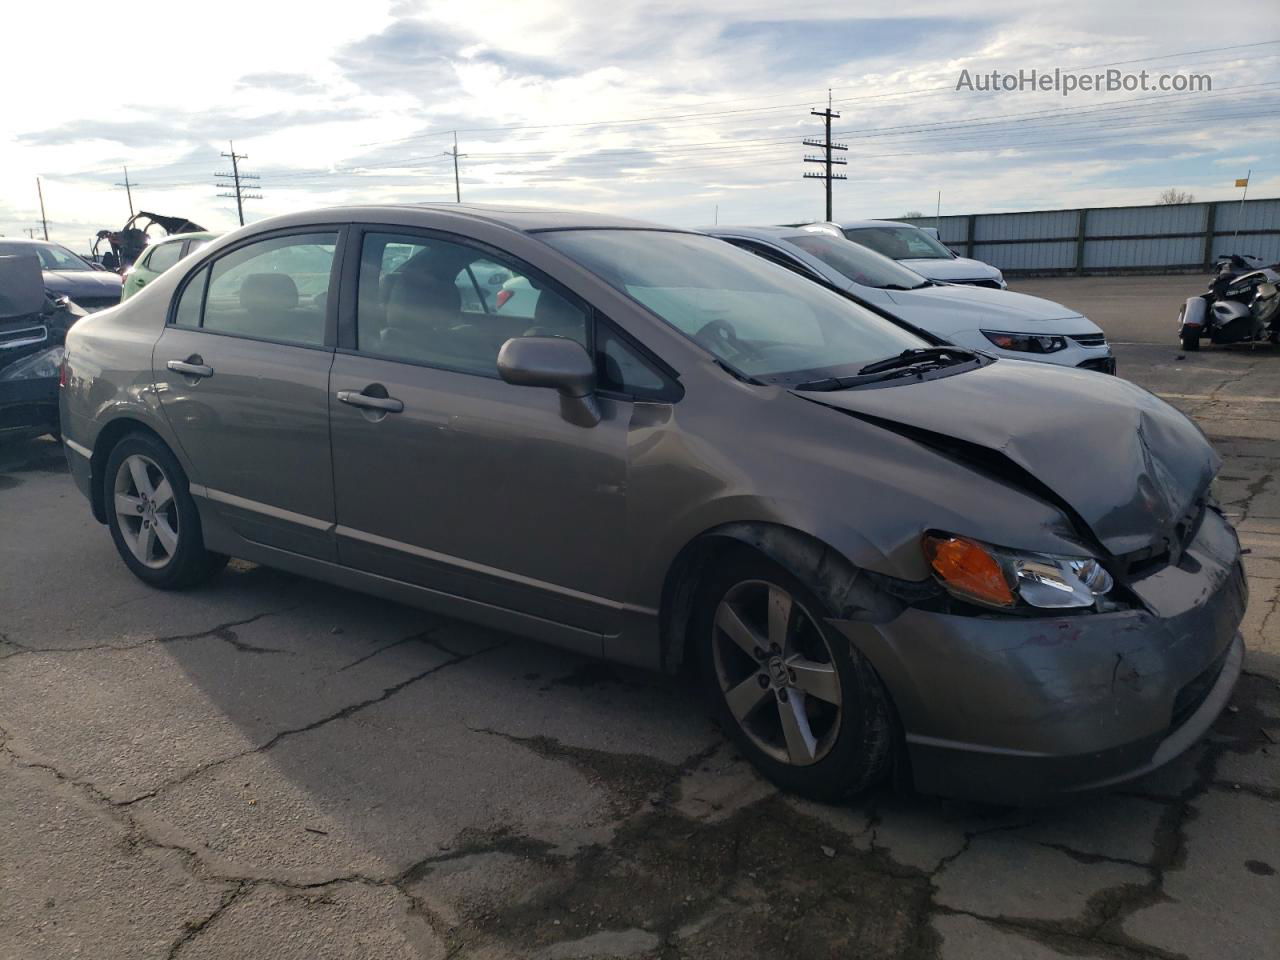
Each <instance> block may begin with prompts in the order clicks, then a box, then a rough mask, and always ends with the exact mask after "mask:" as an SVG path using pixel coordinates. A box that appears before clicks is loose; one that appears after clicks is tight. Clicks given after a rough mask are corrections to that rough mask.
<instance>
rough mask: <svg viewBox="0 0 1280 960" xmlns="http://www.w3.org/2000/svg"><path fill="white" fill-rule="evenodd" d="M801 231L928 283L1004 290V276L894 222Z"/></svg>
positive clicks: (831, 225) (851, 222)
mask: <svg viewBox="0 0 1280 960" xmlns="http://www.w3.org/2000/svg"><path fill="white" fill-rule="evenodd" d="M801 229H802V230H814V231H817V232H819V233H830V234H834V235H836V236H842V237H844V238H845V239H846V240H852V241H853V242H854V243H860V244H862V246H864V247H868V248H870V249H872V250H874V251H875V252H876V253H879V254H882V255H883V256H886V257H888V258H889V259H890V260H897V261H899V262H900V263H902V265H903V266H906V267H910V268H911V269H912V270H914V271H915V272H916V273H918V274H920V275H921V276H923V277H928V278H929V279H930V280H937V281H940V282H943V283H965V284H971V285H973V286H976V287H991V288H992V289H995V290H1004V289H1005V288H1006V287H1008V284H1007V283H1005V280H1004V274H1003V273H1001V272H1000V271H999V270H997V269H996V268H995V267H993V266H991V264H989V263H983V262H982V261H981V260H971V259H970V258H968V257H957V256H956V255H955V254H954V253H952V251H951V249H950V248H949V247H948V246H947V245H946V244H944V243H943V242H942V241H941V240H939V239H938V238H937V237H936V236H934V235H933V234H932V233H929V232H926V231H925V230H922V229H921V228H920V227H917V226H913V225H912V224H910V223H898V222H896V221H894V220H843V221H841V222H840V223H806V224H803V225H802V226H801Z"/></svg>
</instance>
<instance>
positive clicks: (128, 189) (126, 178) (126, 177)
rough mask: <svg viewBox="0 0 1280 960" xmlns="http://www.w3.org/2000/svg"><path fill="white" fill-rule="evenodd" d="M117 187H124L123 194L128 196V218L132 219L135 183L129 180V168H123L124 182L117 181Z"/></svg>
mask: <svg viewBox="0 0 1280 960" xmlns="http://www.w3.org/2000/svg"><path fill="white" fill-rule="evenodd" d="M116 186H117V187H124V192H125V195H126V196H128V198H129V219H130V220H132V219H133V189H132V188H133V187H135V186H137V184H134V183H130V182H129V168H128V167H125V168H124V183H117V184H116Z"/></svg>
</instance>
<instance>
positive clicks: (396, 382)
mask: <svg viewBox="0 0 1280 960" xmlns="http://www.w3.org/2000/svg"><path fill="white" fill-rule="evenodd" d="M495 269H501V270H503V271H506V272H507V273H509V274H510V275H511V277H512V278H519V279H520V280H522V281H525V282H526V283H525V284H522V287H523V286H527V293H526V295H525V296H526V301H527V306H528V307H529V309H528V310H527V311H526V310H524V309H522V310H520V311H519V313H518V314H517V315H515V316H508V315H505V314H504V313H503V311H502V310H501V309H497V310H495V309H493V307H492V306H491V305H490V304H489V302H488V300H487V299H486V298H484V297H483V296H479V295H477V296H474V297H464V296H463V295H462V293H461V292H460V285H464V280H465V278H467V277H474V276H475V275H476V274H477V271H479V272H480V273H481V274H483V273H484V271H494V270H495ZM508 283H510V281H508ZM63 383H64V386H63V389H62V391H61V398H62V411H63V430H64V435H65V447H66V451H67V458H68V461H69V464H70V468H71V473H72V476H73V478H74V480H75V483H76V484H77V486H78V487H79V489H80V490H81V491H82V492H83V493H84V495H85V496H86V497H87V498H88V501H89V505H90V508H91V510H92V512H93V515H94V516H95V517H96V518H97V519H98V520H99V521H100V522H101V523H103V524H105V525H106V526H107V528H108V531H109V534H110V536H111V538H112V540H113V541H114V543H115V546H116V549H117V551H118V553H119V554H120V557H121V559H122V561H123V562H124V563H125V564H126V565H127V566H128V567H129V569H130V570H131V571H132V572H133V573H134V574H135V575H136V576H137V577H139V578H140V579H141V580H143V581H144V582H146V583H148V584H151V585H153V586H155V587H157V588H179V587H185V586H190V585H192V584H195V583H198V582H201V581H203V580H205V579H207V578H209V577H211V576H213V575H214V574H215V573H216V572H217V571H218V570H219V569H220V568H221V566H222V565H223V564H224V563H225V562H226V558H227V557H228V556H235V557H241V558H244V559H246V560H250V561H253V562H256V563H261V564H266V565H268V566H273V567H278V568H281V569H285V570H290V571H293V572H295V573H298V574H302V575H306V576H311V577H315V578H318V579H320V580H324V581H327V582H329V583H334V584H340V585H342V586H345V587H349V588H352V589H357V590H364V591H368V592H370V593H373V594H377V595H380V596H383V597H388V598H391V599H395V600H398V601H401V602H406V603H412V604H417V605H419V606H421V607H424V608H426V609H430V610H434V611H437V612H439V613H441V614H445V615H451V616H457V617H459V618H463V619H468V620H472V621H475V622H478V623H481V624H484V625H487V626H489V627H494V628H499V629H505V630H510V631H513V632H516V633H523V634H526V635H528V636H531V637H534V638H537V639H540V640H543V641H545V642H548V643H553V644H558V645H561V646H564V647H567V648H570V649H573V650H577V651H580V652H583V653H587V654H590V655H592V656H597V657H605V658H609V659H613V660H618V661H622V662H626V663H630V664H635V665H641V666H646V667H650V668H654V669H666V670H678V669H681V668H683V667H686V666H688V667H690V668H695V669H696V670H697V671H698V673H699V675H700V677H701V683H702V688H703V690H704V692H705V695H706V697H707V698H708V703H709V704H710V706H711V709H712V710H713V712H714V713H715V715H716V717H717V718H718V720H719V722H720V723H721V725H722V727H723V729H724V730H725V732H726V734H727V735H728V736H729V737H730V738H732V740H733V741H734V743H735V744H736V745H737V746H738V747H739V748H740V749H741V750H742V751H743V752H744V754H745V755H746V756H747V757H749V758H750V759H751V760H752V761H753V762H754V763H755V764H756V765H757V766H758V767H759V768H760V769H761V770H762V771H763V772H764V773H765V774H766V775H767V776H768V777H770V778H771V779H772V780H774V781H775V782H776V783H778V784H780V785H781V786H783V787H785V788H787V789H790V790H794V791H797V792H799V793H802V794H805V795H808V796H812V797H817V798H822V799H838V798H841V797H845V796H848V795H849V794H851V793H853V792H856V791H859V790H861V789H864V788H866V787H868V786H869V785H871V784H873V783H876V782H877V781H879V780H881V779H883V778H885V777H888V776H890V775H893V776H894V777H895V778H896V779H897V780H898V782H900V783H902V784H914V785H915V787H916V788H918V789H919V790H922V791H926V792H930V793H939V794H946V795H951V796H959V797H968V798H975V799H982V800H988V801H998V802H1019V803H1020V802H1029V801H1037V800H1041V799H1044V798H1046V797H1054V796H1062V795H1064V794H1070V793H1073V792H1076V791H1080V790H1086V789H1092V788H1099V787H1104V786H1107V785H1109V784H1113V783H1118V782H1122V781H1125V780H1129V779H1132V778H1134V777H1137V776H1140V775H1142V774H1143V773H1145V772H1147V771H1149V770H1152V769H1155V768H1156V767H1159V766H1160V765H1162V764H1164V763H1166V762H1168V761H1169V760H1170V759H1172V758H1173V757H1175V756H1177V755H1178V754H1179V753H1181V752H1182V751H1184V750H1186V749H1187V748H1188V747H1190V746H1191V745H1192V744H1193V743H1194V742H1196V740H1197V739H1199V738H1200V737H1201V736H1203V734H1204V733H1205V731H1207V730H1208V728H1209V726H1210V724H1211V723H1212V722H1213V720H1214V719H1215V717H1216V716H1217V715H1218V713H1219V712H1220V711H1221V710H1222V709H1223V707H1224V706H1225V704H1226V702H1227V699H1228V697H1229V696H1230V695H1231V691H1232V689H1233V687H1234V685H1235V683H1236V680H1237V677H1238V676H1239V673H1240V669H1241V663H1242V658H1243V652H1244V648H1243V641H1242V639H1241V637H1240V634H1239V632H1238V629H1237V628H1238V626H1239V624H1240V622H1241V619H1242V616H1243V613H1244V607H1245V602H1246V596H1245V581H1244V575H1243V570H1242V567H1241V563H1240V546H1239V542H1238V540H1237V538H1236V535H1235V532H1234V530H1233V529H1232V527H1231V525H1230V524H1229V523H1228V521H1227V519H1226V517H1225V516H1224V515H1223V513H1222V512H1221V510H1220V509H1219V508H1218V506H1217V504H1216V503H1215V502H1214V500H1213V498H1212V496H1211V493H1210V484H1211V482H1212V480H1213V478H1214V475H1215V473H1216V472H1217V470H1218V468H1219V464H1220V461H1219V459H1218V456H1217V455H1216V454H1215V452H1214V451H1213V449H1212V448H1211V447H1210V445H1209V443H1208V442H1207V441H1206V439H1205V438H1204V436H1203V434H1201V432H1200V431H1199V430H1198V429H1197V428H1196V427H1195V426H1194V425H1193V424H1192V423H1191V422H1190V421H1189V420H1188V419H1187V418H1186V417H1185V416H1184V415H1183V414H1181V413H1180V412H1178V411H1177V410H1175V409H1174V408H1173V407H1171V406H1169V405H1168V404H1166V403H1164V402H1163V401H1161V400H1159V399H1158V398H1156V397H1155V396H1153V395H1152V394H1150V393H1148V392H1146V391H1145V390H1142V389H1141V388H1139V387H1137V386H1134V385H1133V384H1130V383H1127V382H1125V381H1123V380H1120V379H1118V378H1115V377H1103V376H1099V375H1097V374H1096V373H1092V372H1089V371H1087V370H1077V369H1071V368H1060V367H1054V366H1048V365H1045V364H1035V363H1027V362H1025V361H1022V360H1013V359H1006V358H1002V357H1001V358H996V357H993V356H990V355H988V354H986V353H983V352H978V351H970V350H967V349H964V348H963V347H957V346H954V345H951V344H947V343H945V342H943V341H941V340H940V339H939V338H937V337H935V336H933V335H932V334H929V333H927V332H924V331H922V330H918V329H916V328H913V327H909V326H908V325H907V324H905V323H904V322H901V321H896V320H894V319H893V318H891V317H886V316H883V315H880V314H877V313H874V312H872V311H871V310H869V309H867V308H865V307H862V306H859V305H858V304H856V303H854V302H852V301H851V300H850V299H849V298H848V297H846V296H845V295H843V294H841V293H838V292H836V291H834V290H831V289H828V288H826V287H824V286H822V285H819V284H816V283H813V282H812V281H810V280H807V279H804V278H803V277H800V276H797V275H796V274H795V273H793V272H791V271H790V270H787V269H785V268H783V267H781V266H778V265H777V264H774V263H770V262H768V261H766V260H764V259H761V258H760V257H757V256H754V255H752V254H750V253H747V252H745V251H743V250H740V249H736V248H734V247H733V246H731V245H730V244H727V243H724V242H723V241H721V240H718V239H715V238H712V237H708V236H704V235H701V234H697V233H692V232H686V231H681V230H675V229H668V228H664V227H660V226H656V225H653V224H646V223H641V222H636V221H629V220H624V219H621V218H617V217H612V216H602V215H591V214H584V213H580V212H556V211H549V210H534V209H525V208H517V207H487V206H476V205H465V204H448V205H423V206H407V205H406V206H365V207H348V208H336V209H327V210H320V211H315V212H312V213H303V214H291V215H288V216H284V217H279V218H275V219H272V220H267V221H264V222H261V223H257V224H254V225H253V226H251V227H246V228H241V229H240V230H237V231H235V232H234V233H231V234H229V235H227V236H224V237H222V238H220V239H218V240H215V241H214V242H212V243H211V244H210V245H209V246H208V247H206V248H204V249H203V250H201V251H199V252H198V253H197V254H195V255H194V256H192V257H189V258H187V259H186V260H184V261H183V262H182V263H181V264H180V265H178V266H177V267H175V268H174V269H172V270H169V271H167V272H166V273H164V274H162V275H160V276H159V277H157V278H156V279H155V280H154V281H153V282H152V283H150V284H148V285H147V287H146V288H145V289H144V290H142V291H141V292H140V293H138V294H137V295H136V296H134V297H131V298H130V299H129V300H128V301H126V302H125V303H124V304H122V305H121V306H120V307H119V308H118V309H116V310H112V311H110V312H107V313H103V314H98V315H96V316H91V317H88V318H86V319H85V320H83V321H81V322H80V323H78V324H77V325H76V326H75V327H74V328H73V329H72V330H71V332H70V333H69V335H68V338H67V354H66V359H65V363H64V367H63ZM1067 411H1069V416H1068V415H1066V413H1065V412H1067Z"/></svg>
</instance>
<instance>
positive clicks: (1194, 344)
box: [1179, 330, 1200, 353]
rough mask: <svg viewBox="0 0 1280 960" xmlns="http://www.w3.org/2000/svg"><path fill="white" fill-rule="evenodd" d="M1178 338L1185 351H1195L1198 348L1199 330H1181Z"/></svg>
mask: <svg viewBox="0 0 1280 960" xmlns="http://www.w3.org/2000/svg"><path fill="white" fill-rule="evenodd" d="M1179 339H1180V340H1181V341H1182V349H1183V350H1185V351H1186V352H1187V353H1195V352H1196V351H1197V350H1199V349H1200V334H1199V332H1195V333H1189V332H1188V331H1186V330H1183V331H1182V334H1181V335H1180V336H1179Z"/></svg>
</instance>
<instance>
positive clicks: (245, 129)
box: [17, 108, 345, 147]
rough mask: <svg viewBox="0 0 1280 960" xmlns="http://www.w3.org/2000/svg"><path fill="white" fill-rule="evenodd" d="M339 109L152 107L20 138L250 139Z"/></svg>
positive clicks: (35, 142) (132, 142) (139, 142)
mask: <svg viewBox="0 0 1280 960" xmlns="http://www.w3.org/2000/svg"><path fill="white" fill-rule="evenodd" d="M344 115H345V114H344V112H343V111H342V110H341V109H338V108H327V109H313V110H294V111H281V112H275V113H264V114H259V115H257V116H247V117H246V116H238V115H235V114H231V113H201V114H191V113H186V112H182V111H176V110H167V111H153V114H152V116H151V117H149V118H147V119H145V120H97V119H89V120H80V121H76V122H73V123H65V124H61V125H60V126H56V127H49V128H47V129H44V130H33V131H28V132H26V133H21V134H19V135H18V136H17V140H18V142H19V143H20V144H25V145H28V146H43V147H56V146H67V145H70V144H77V143H85V142H88V141H94V140H106V141H110V142H112V143H119V144H122V145H124V146H126V147H153V146H155V145H156V144H164V145H168V146H172V145H174V144H180V143H187V142H191V141H195V140H212V141H217V140H221V139H223V138H225V137H227V135H228V134H231V135H233V136H235V137H240V138H248V137H252V136H257V135H260V134H265V133H275V132H278V131H280V130H287V129H289V128H290V127H303V126H310V125H312V124H317V123H327V122H330V121H333V120H335V119H340V118H341V117H343V116H344Z"/></svg>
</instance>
